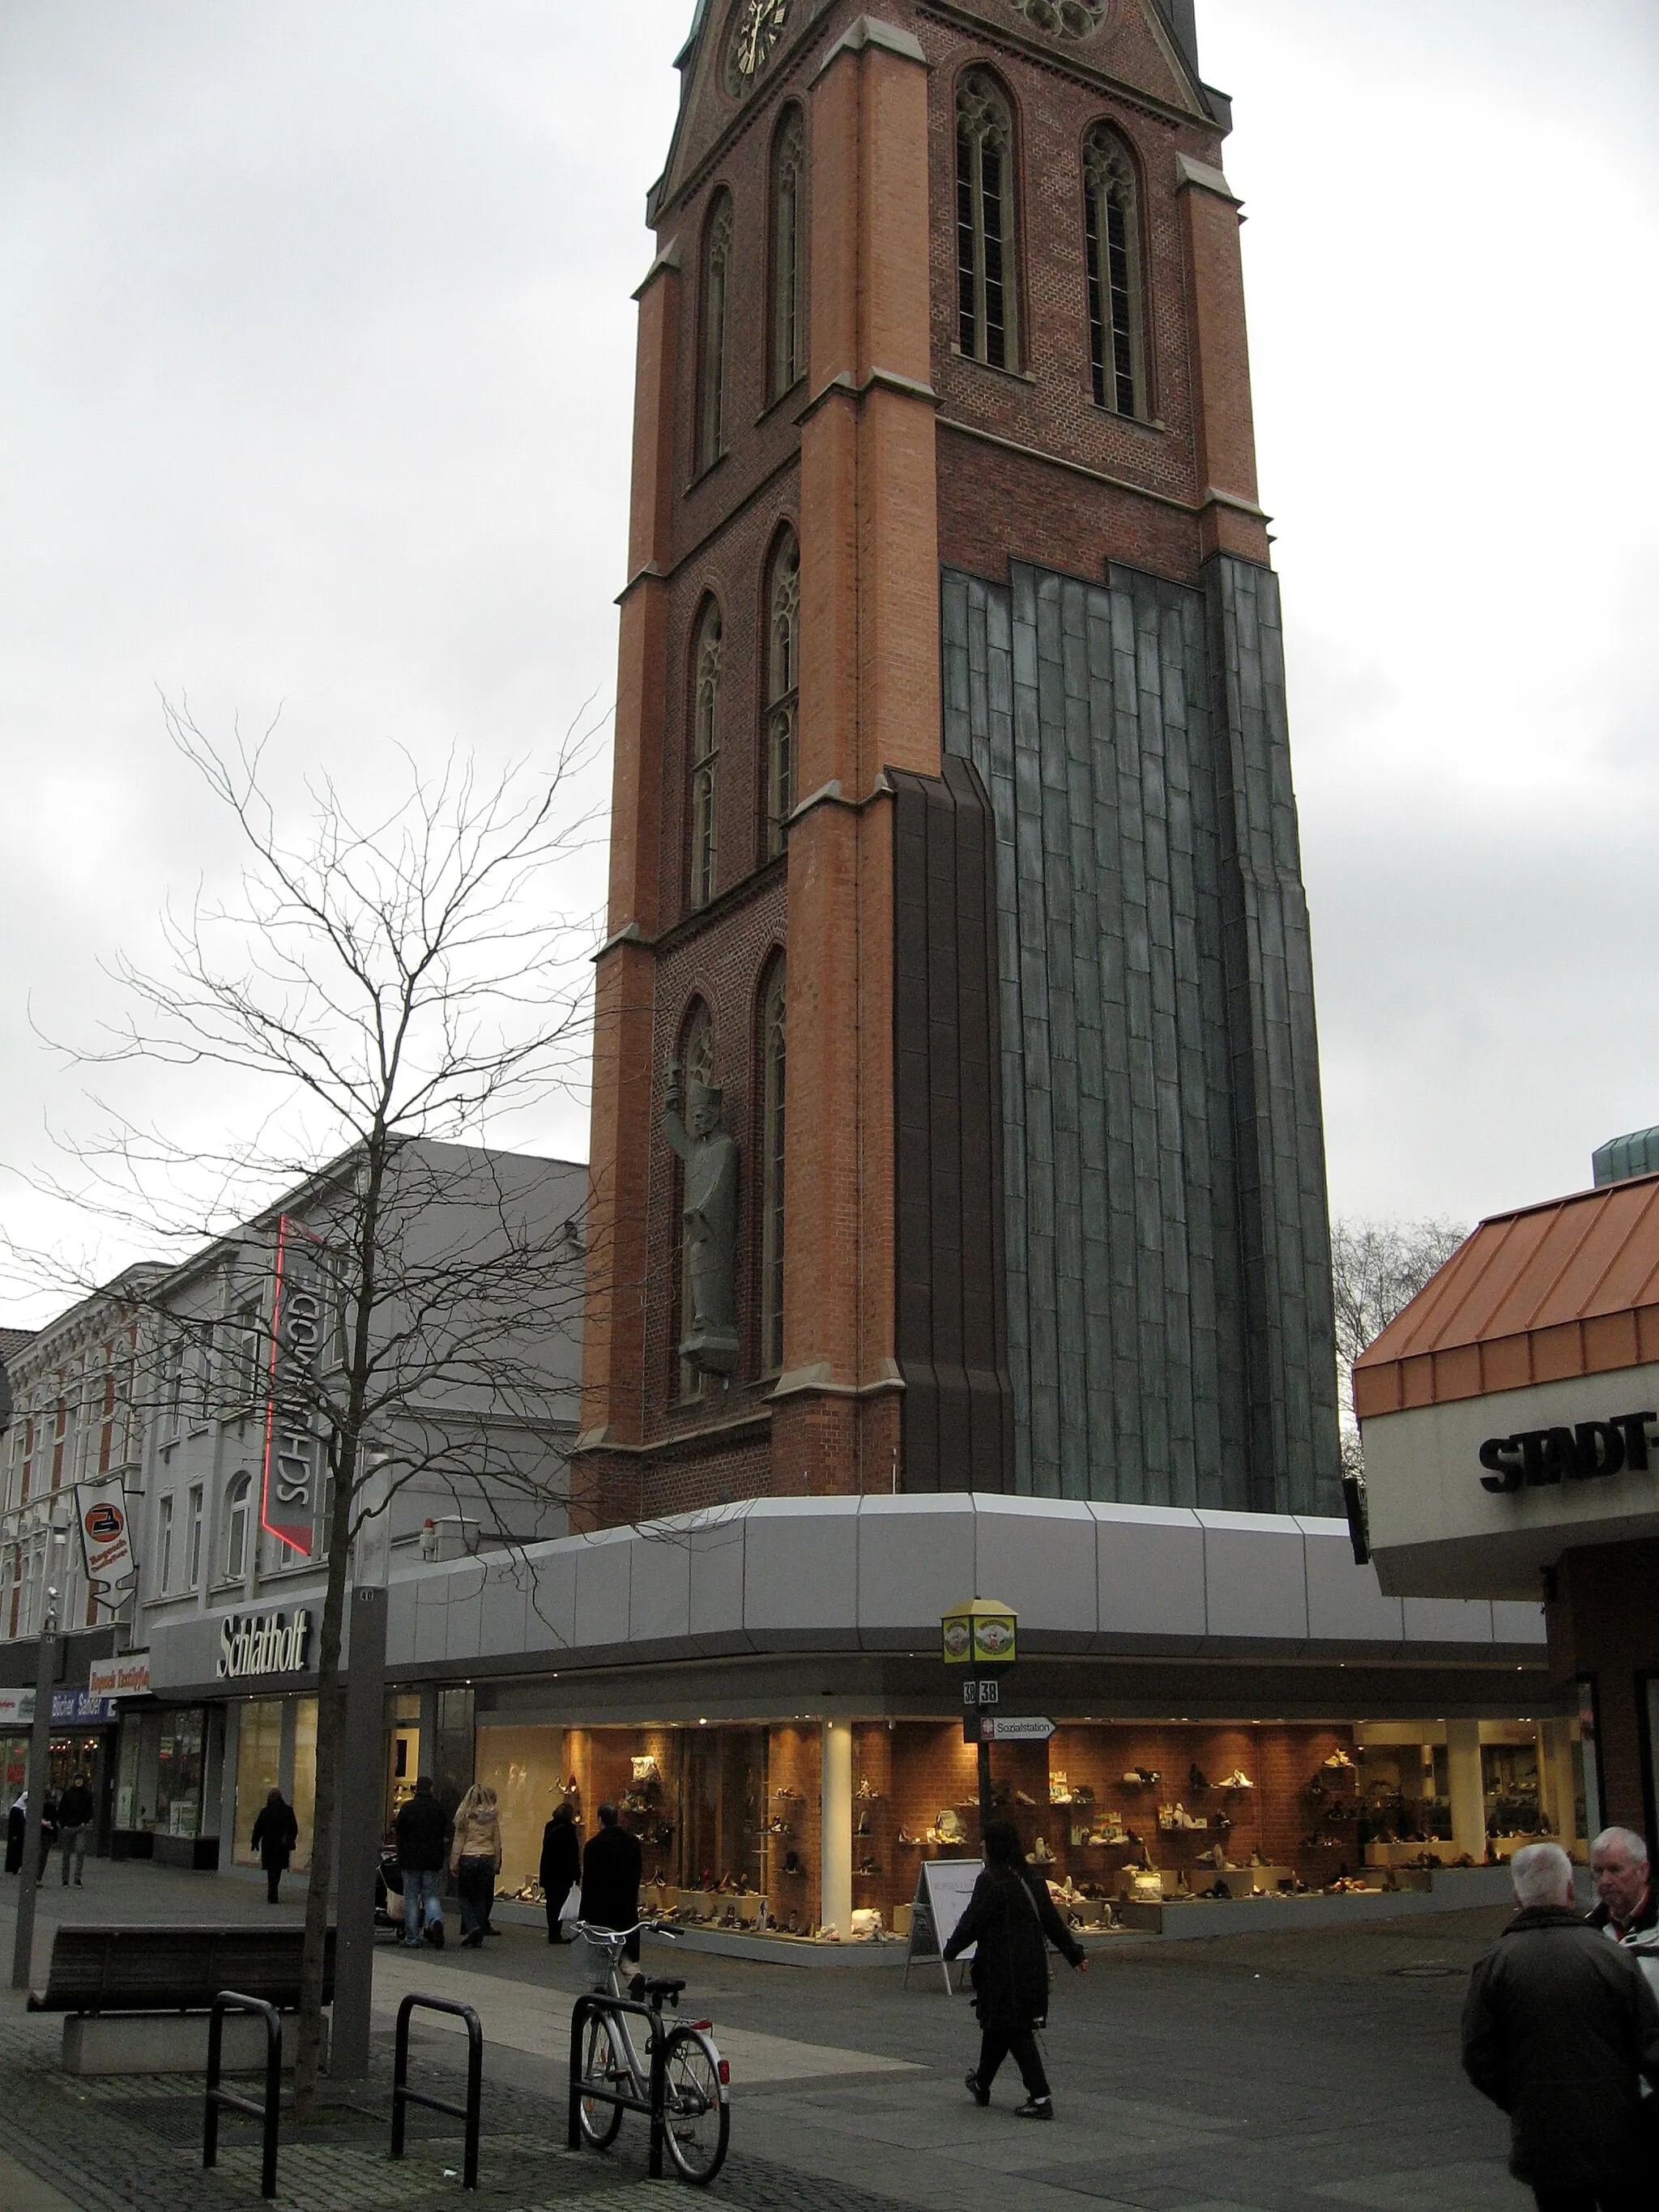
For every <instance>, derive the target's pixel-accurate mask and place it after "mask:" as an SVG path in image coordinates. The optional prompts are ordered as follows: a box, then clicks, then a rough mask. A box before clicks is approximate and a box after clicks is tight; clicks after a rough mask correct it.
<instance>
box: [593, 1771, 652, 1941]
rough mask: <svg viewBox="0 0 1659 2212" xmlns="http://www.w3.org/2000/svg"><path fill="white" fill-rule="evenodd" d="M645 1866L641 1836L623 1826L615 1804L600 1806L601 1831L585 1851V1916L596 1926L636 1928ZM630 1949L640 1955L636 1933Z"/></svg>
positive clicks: (631, 1939) (630, 1939)
mask: <svg viewBox="0 0 1659 2212" xmlns="http://www.w3.org/2000/svg"><path fill="white" fill-rule="evenodd" d="M644 1866H645V1858H644V1854H643V1853H642V1851H641V1849H640V1839H639V1838H638V1837H637V1836H633V1835H630V1834H629V1832H628V1830H627V1829H626V1828H624V1827H623V1824H622V1817H621V1815H620V1814H618V1812H617V1808H616V1807H615V1806H614V1805H601V1806H600V1808H599V1832H598V1833H597V1834H595V1835H592V1836H590V1837H589V1838H588V1839H587V1843H586V1847H585V1848H584V1850H583V1851H582V1918H583V1919H584V1920H591V1921H592V1923H593V1925H594V1926H595V1927H596V1928H632V1929H635V1930H636V1931H637V1929H638V1926H639V1918H640V1876H641V1873H642V1872H643V1871H644ZM627 1951H628V1956H629V1958H630V1959H637V1958H638V1957H639V1955H640V1939H639V1936H638V1934H637V1932H636V1933H635V1934H634V1935H632V1936H629V1939H628V1945H627Z"/></svg>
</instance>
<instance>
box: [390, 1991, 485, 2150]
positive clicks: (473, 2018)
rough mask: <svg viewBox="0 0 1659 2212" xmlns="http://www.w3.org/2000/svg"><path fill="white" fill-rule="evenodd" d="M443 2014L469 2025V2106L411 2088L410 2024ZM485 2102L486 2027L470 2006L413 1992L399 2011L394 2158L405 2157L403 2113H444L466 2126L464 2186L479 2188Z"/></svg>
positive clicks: (394, 2074) (394, 2062) (394, 2079)
mask: <svg viewBox="0 0 1659 2212" xmlns="http://www.w3.org/2000/svg"><path fill="white" fill-rule="evenodd" d="M416 2011H420V2012H444V2013H448V2014H449V2015H450V2016H451V2017H452V2019H454V2020H461V2021H465V2022H466V2102H465V2104H464V2105H453V2104H451V2103H450V2101H449V2100H448V2099H447V2097H428V2095H427V2094H426V2093H425V2092H424V2091H423V2090H420V2089H411V2088H410V2086H409V2020H410V2014H411V2013H413V2012H416ZM482 2103H483V2024H482V2022H481V2021H479V2018H478V2015H477V2013H476V2012H474V2011H473V2009H472V2008H471V2005H469V2004H457V2003H455V2002H454V2001H453V1998H450V1997H428V1996H419V1995H417V1994H416V1992H414V1991H413V1990H411V1991H410V1995H409V1996H406V1997H405V1998H404V2001H403V2002H402V2003H401V2004H400V2005H399V2006H398V2038H397V2043H396V2046H395V2052H394V2057H393V2059H392V2157H393V2158H401V2157H402V2156H403V2154H404V2110H405V2108H406V2107H407V2106H410V2105H422V2106H425V2108H426V2110H427V2111H428V2112H444V2113H447V2116H448V2117H449V2118H451V2119H452V2120H464V2121H465V2123H466V2154H465V2158H464V2159H463V2160H462V2175H461V2186H462V2188H463V2189H476V2188H477V2185H478V2120H479V2111H480V2107H481V2106H482Z"/></svg>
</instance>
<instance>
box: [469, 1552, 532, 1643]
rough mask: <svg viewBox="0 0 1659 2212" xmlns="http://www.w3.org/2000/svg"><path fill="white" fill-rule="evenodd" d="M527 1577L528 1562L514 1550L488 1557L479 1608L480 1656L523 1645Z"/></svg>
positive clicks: (528, 1586) (528, 1608) (529, 1575)
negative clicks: (499, 1557) (487, 1569)
mask: <svg viewBox="0 0 1659 2212" xmlns="http://www.w3.org/2000/svg"><path fill="white" fill-rule="evenodd" d="M530 1579H531V1570H530V1568H529V1566H528V1565H526V1562H525V1561H524V1560H523V1559H521V1558H520V1557H518V1556H517V1555H516V1554H509V1556H508V1557H507V1559H505V1560H497V1559H492V1560H491V1561H490V1563H489V1572H488V1575H487V1577H486V1579H485V1582H484V1586H483V1596H482V1602H481V1605H480V1608H479V1623H478V1651H479V1656H481V1657H496V1656H506V1655H507V1654H508V1653H511V1652H517V1651H523V1650H526V1647H527V1645H528V1642H529V1637H528V1633H527V1630H528V1619H529V1610H530Z"/></svg>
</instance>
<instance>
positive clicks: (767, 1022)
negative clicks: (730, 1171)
mask: <svg viewBox="0 0 1659 2212" xmlns="http://www.w3.org/2000/svg"><path fill="white" fill-rule="evenodd" d="M784 984H785V975H784V963H783V956H782V955H781V954H780V955H779V956H778V957H777V959H776V960H775V961H774V962H773V963H772V966H771V968H770V969H769V972H768V975H767V978H766V987H765V989H764V991H763V993H762V995H761V1017H760V1051H761V1144H760V1248H761V1249H760V1364H761V1372H762V1373H763V1374H764V1375H773V1374H775V1373H776V1372H777V1370H779V1368H781V1366H782V1364H783V1227H784V1214H783V1168H784V1092H785V1083H784V1078H785V1065H786V1064H785V1058H784Z"/></svg>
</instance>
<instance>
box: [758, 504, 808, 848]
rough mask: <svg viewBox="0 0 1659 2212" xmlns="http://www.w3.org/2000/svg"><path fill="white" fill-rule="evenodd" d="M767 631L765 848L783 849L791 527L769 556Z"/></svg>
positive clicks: (792, 679) (789, 777)
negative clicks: (770, 570)
mask: <svg viewBox="0 0 1659 2212" xmlns="http://www.w3.org/2000/svg"><path fill="white" fill-rule="evenodd" d="M766 599H767V633H766V851H767V856H768V858H771V857H772V856H773V855H775V854H779V853H781V852H782V850H783V839H784V827H785V824H786V823H787V821H788V819H789V815H790V811H791V809H792V808H793V805H794V804H795V727H796V721H797V714H798V707H799V686H800V547H799V544H798V543H797V541H796V538H795V533H794V532H793V530H792V531H790V532H787V534H786V535H785V536H784V537H783V538H780V540H779V541H778V548H777V550H776V552H775V553H774V554H773V556H772V574H771V581H770V584H769V587H768V591H767V595H766Z"/></svg>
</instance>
